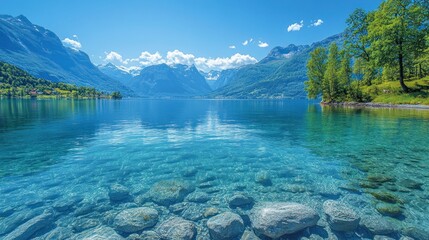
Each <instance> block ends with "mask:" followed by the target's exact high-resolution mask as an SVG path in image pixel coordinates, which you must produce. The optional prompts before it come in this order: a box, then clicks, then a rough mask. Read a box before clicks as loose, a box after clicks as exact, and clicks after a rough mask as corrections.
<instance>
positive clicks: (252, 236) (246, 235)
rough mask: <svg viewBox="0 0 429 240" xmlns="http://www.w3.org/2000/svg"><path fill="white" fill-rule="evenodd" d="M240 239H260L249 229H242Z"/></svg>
mask: <svg viewBox="0 0 429 240" xmlns="http://www.w3.org/2000/svg"><path fill="white" fill-rule="evenodd" d="M240 240H261V239H260V238H259V237H258V236H256V235H255V233H254V232H252V231H250V230H246V231H244V233H243V235H242V236H241V238H240Z"/></svg>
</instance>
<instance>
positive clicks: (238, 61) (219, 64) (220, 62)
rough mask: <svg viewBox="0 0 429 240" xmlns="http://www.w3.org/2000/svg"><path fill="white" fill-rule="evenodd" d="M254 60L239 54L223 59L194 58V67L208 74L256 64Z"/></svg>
mask: <svg viewBox="0 0 429 240" xmlns="http://www.w3.org/2000/svg"><path fill="white" fill-rule="evenodd" d="M256 62H257V60H256V58H254V57H252V56H250V55H247V54H246V55H242V54H240V53H236V54H234V55H233V56H231V57H225V58H202V57H200V58H196V59H195V66H196V67H197V68H198V69H199V70H202V71H204V72H208V71H210V70H225V69H230V68H238V67H241V66H243V65H248V64H253V63H256Z"/></svg>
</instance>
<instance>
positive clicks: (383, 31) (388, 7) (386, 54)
mask: <svg viewBox="0 0 429 240" xmlns="http://www.w3.org/2000/svg"><path fill="white" fill-rule="evenodd" d="M425 21H427V19H426V18H425V12H424V9H423V8H422V7H421V6H419V4H417V3H416V2H415V1H412V0H387V1H385V2H383V3H382V4H381V5H380V8H379V9H378V10H377V11H376V12H375V13H374V18H373V19H372V21H371V22H370V24H369V25H368V36H369V37H370V39H371V57H373V58H374V59H375V60H376V62H377V64H378V65H379V66H386V65H388V66H397V67H398V69H399V83H400V84H401V87H402V90H403V91H404V92H408V91H409V88H408V87H407V86H406V85H405V82H404V80H405V69H404V67H405V65H406V63H407V62H410V61H413V59H415V58H416V57H417V55H420V53H421V52H423V50H424V48H425V44H424V43H425V41H422V39H424V38H425V35H426V31H427V29H423V27H424V24H425Z"/></svg>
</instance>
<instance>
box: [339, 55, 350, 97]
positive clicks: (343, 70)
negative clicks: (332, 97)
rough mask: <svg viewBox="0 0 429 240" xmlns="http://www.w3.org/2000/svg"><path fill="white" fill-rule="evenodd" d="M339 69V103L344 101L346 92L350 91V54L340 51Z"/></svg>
mask: <svg viewBox="0 0 429 240" xmlns="http://www.w3.org/2000/svg"><path fill="white" fill-rule="evenodd" d="M340 65H341V67H340V69H339V72H338V77H339V92H340V94H341V96H339V98H340V99H338V100H341V101H344V100H345V96H347V92H348V91H349V89H350V84H351V81H352V74H353V70H352V66H351V56H350V54H349V53H348V52H347V51H345V50H343V51H341V64H340Z"/></svg>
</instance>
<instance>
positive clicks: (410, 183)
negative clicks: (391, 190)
mask: <svg viewBox="0 0 429 240" xmlns="http://www.w3.org/2000/svg"><path fill="white" fill-rule="evenodd" d="M399 185H400V186H403V187H406V188H408V189H413V190H422V186H423V183H420V182H417V181H414V180H411V179H408V178H407V179H403V180H401V181H400V182H399Z"/></svg>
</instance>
